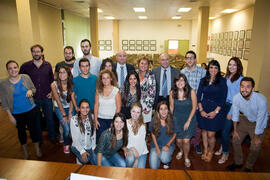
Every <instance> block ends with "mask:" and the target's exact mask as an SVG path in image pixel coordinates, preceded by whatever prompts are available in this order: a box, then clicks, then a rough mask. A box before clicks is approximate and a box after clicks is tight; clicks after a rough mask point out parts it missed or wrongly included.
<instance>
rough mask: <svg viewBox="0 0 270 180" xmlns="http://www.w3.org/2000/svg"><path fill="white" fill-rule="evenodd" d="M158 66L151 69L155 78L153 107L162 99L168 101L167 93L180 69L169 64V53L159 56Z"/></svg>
mask: <svg viewBox="0 0 270 180" xmlns="http://www.w3.org/2000/svg"><path fill="white" fill-rule="evenodd" d="M159 63H160V66H159V67H156V68H154V69H153V70H152V72H153V74H154V75H155V78H156V98H155V107H156V105H157V104H158V103H159V102H160V101H162V100H166V101H167V102H169V94H170V90H171V87H172V84H173V80H174V78H175V76H176V75H177V74H179V73H180V71H179V70H178V69H176V68H174V67H172V66H170V58H169V55H168V54H166V53H163V54H161V55H160V56H159Z"/></svg>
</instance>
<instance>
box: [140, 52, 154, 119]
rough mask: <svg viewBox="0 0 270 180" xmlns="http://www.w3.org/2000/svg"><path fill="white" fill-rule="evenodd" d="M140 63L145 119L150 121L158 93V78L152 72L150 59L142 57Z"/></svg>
mask: <svg viewBox="0 0 270 180" xmlns="http://www.w3.org/2000/svg"><path fill="white" fill-rule="evenodd" d="M138 64H139V70H138V74H139V78H140V86H141V104H142V106H143V120H144V123H148V122H150V121H151V119H152V108H153V104H154V101H155V94H156V80H155V76H154V74H152V73H150V72H149V70H148V68H149V60H148V59H147V58H146V57H142V58H140V59H139V61H138Z"/></svg>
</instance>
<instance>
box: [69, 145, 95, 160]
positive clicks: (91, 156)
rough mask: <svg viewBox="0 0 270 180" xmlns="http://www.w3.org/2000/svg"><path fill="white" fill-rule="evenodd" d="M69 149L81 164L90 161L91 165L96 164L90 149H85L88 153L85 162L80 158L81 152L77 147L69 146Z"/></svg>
mask: <svg viewBox="0 0 270 180" xmlns="http://www.w3.org/2000/svg"><path fill="white" fill-rule="evenodd" d="M71 151H72V152H73V153H74V154H75V156H76V157H77V158H78V159H79V161H80V163H82V164H87V163H91V164H92V165H96V164H97V163H96V161H95V158H94V154H95V153H93V151H92V149H88V150H85V151H86V152H88V153H89V154H90V156H88V157H87V162H84V161H83V160H82V155H81V153H80V152H79V151H78V150H77V148H75V147H74V146H71Z"/></svg>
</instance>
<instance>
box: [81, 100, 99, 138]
mask: <svg viewBox="0 0 270 180" xmlns="http://www.w3.org/2000/svg"><path fill="white" fill-rule="evenodd" d="M82 103H87V104H88V105H89V107H90V103H89V102H88V101H87V100H86V99H82V100H81V101H80V103H79V107H80V106H81V104H82ZM77 117H78V124H79V127H80V131H81V133H83V134H84V133H85V128H84V124H83V122H82V119H81V112H80V111H79V112H78V114H77ZM87 117H88V119H89V122H90V126H91V136H93V134H94V130H95V122H94V120H93V118H92V116H91V113H90V111H89V113H88V115H87Z"/></svg>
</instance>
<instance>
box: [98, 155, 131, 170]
mask: <svg viewBox="0 0 270 180" xmlns="http://www.w3.org/2000/svg"><path fill="white" fill-rule="evenodd" d="M93 158H94V160H95V162H97V154H95V153H94V155H93ZM101 165H102V166H116V167H126V162H125V159H124V158H123V157H122V156H120V155H119V154H118V153H115V154H114V155H113V156H111V157H109V158H106V157H105V156H104V155H103V156H102V160H101Z"/></svg>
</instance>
